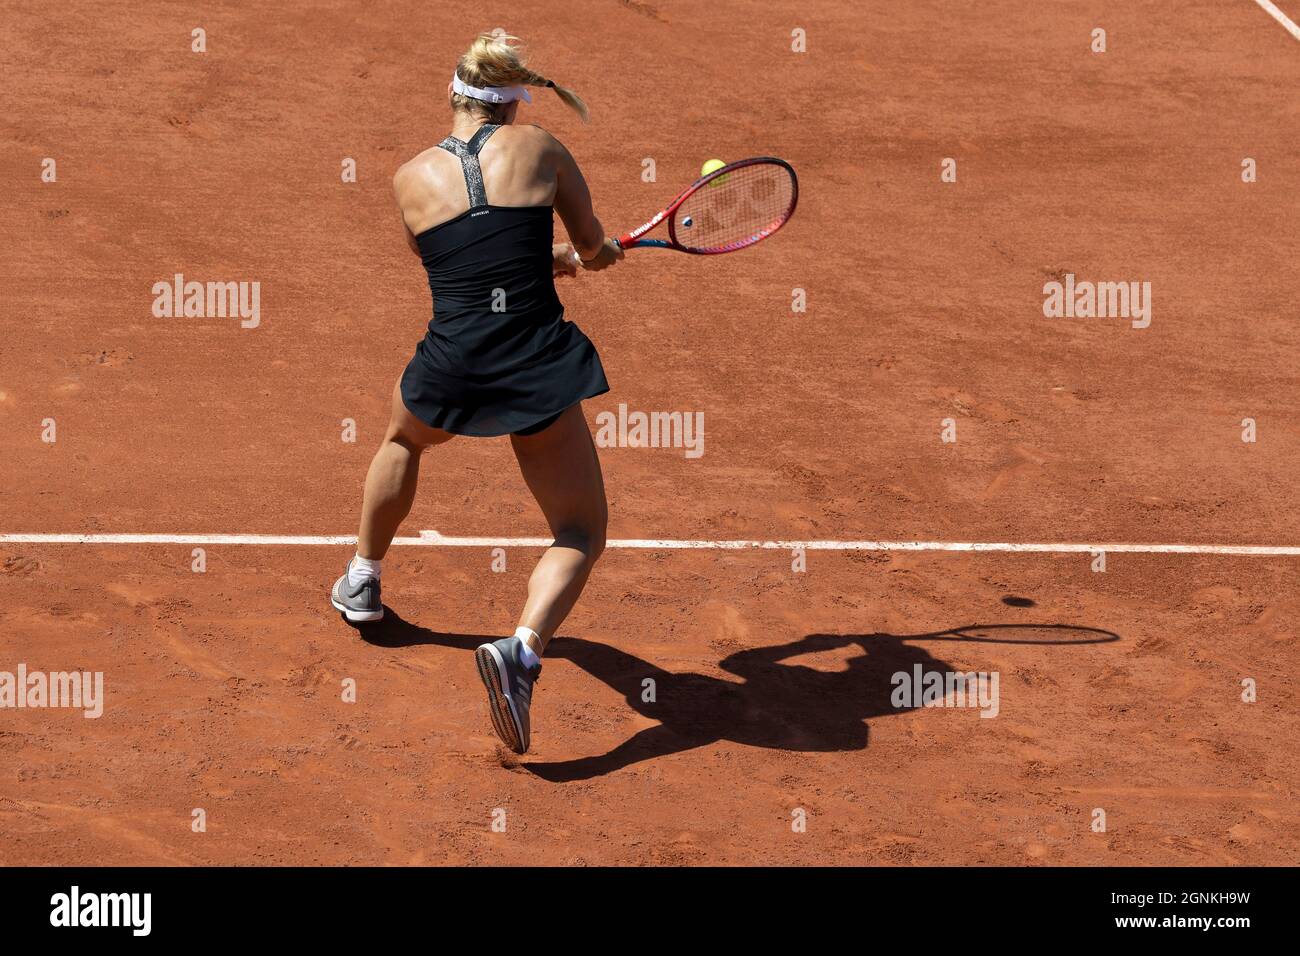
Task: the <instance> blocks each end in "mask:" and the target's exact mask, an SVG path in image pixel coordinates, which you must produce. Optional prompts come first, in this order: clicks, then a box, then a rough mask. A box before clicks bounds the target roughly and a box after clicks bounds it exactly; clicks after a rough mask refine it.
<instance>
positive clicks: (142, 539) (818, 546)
mask: <svg viewBox="0 0 1300 956" xmlns="http://www.w3.org/2000/svg"><path fill="white" fill-rule="evenodd" d="M551 540H552V539H550V538H467V537H454V536H447V535H441V534H439V533H438V532H437V531H421V532H420V536H419V537H418V538H409V537H407V538H394V539H393V545H394V546H395V547H417V548H418V547H423V548H545V547H546V546H548V545H549V544H550V543H551ZM356 543H357V539H356V538H355V537H353V536H352V535H341V534H339V535H310V534H300V535H292V534H0V544H202V545H221V544H234V545H299V546H310V547H326V546H335V545H352V544H356ZM605 546H606V547H607V548H633V549H638V550H644V551H680V550H696V551H751V550H761V551H790V550H793V549H794V548H803V549H805V550H807V551H1004V552H1030V553H1049V554H1090V553H1092V552H1094V551H1106V552H1113V553H1117V554H1119V553H1125V552H1128V553H1135V554H1227V555H1249V556H1254V557H1300V546H1296V545H1257V544H1124V543H1116V542H1109V543H1107V542H1101V541H1098V542H1092V543H1079V542H1054V543H1052V542H1043V543H1039V542H1019V541H795V540H790V541H759V540H728V539H723V540H684V539H680V538H615V539H613V540H610V541H608V542H606V544H605Z"/></svg>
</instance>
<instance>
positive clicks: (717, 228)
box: [616, 156, 799, 256]
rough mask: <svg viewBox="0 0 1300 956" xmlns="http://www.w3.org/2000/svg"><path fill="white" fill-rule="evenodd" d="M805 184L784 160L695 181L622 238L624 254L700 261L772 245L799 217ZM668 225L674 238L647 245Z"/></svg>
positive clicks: (764, 159)
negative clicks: (645, 250) (658, 252)
mask: <svg viewBox="0 0 1300 956" xmlns="http://www.w3.org/2000/svg"><path fill="white" fill-rule="evenodd" d="M798 201H799V180H798V179H797V178H796V177H795V174H794V169H792V168H791V166H790V164H789V163H787V162H786V161H785V160H783V159H774V158H772V157H770V156H760V157H758V158H756V159H742V160H740V161H739V162H735V163H728V164H727V165H726V166H723V167H722V168H721V169H717V170H714V171H713V172H711V173H709V174H708V175H707V176H704V177H702V178H700V179H698V180H696V181H695V183H694V184H692V185H691V186H690V188H688V189H687V190H686V191H685V192H683V193H682V194H681V195H679V196H678V197H677V198H676V199H674V200H673V201H672V202H671V203H670V204H669V205H668V208H667V209H665V210H664V211H663V212H661V213H659V215H657V216H655V217H654V218H653V219H650V220H649V221H647V222H646V223H645V224H644V225H642V226H638V227H637V228H636V229H633V230H632V231H631V232H629V233H626V234H625V235H622V236H620V237H619V238H618V239H617V240H616V241H617V242H618V244H619V245H620V246H622V247H623V248H624V249H636V248H638V247H645V246H652V247H655V248H659V249H676V250H678V251H679V252H689V253H692V254H694V255H699V256H710V255H717V254H718V253H722V252H735V251H736V250H738V249H744V248H745V247H746V246H752V245H753V244H754V243H756V242H759V241H760V240H763V239H766V238H767V237H768V236H770V235H771V234H772V233H774V232H776V231H777V230H778V229H780V228H781V227H782V226H784V225H785V224H786V222H787V220H789V218H790V217H791V216H792V215H794V207H795V204H796V203H797V202H798ZM665 219H666V220H668V238H667V239H666V240H665V239H642V238H641V237H642V236H644V235H645V234H646V233H647V232H649V231H650V230H651V229H653V228H655V227H656V226H658V225H659V224H660V223H661V222H663V221H664V220H665Z"/></svg>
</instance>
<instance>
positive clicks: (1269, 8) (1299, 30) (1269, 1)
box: [1255, 0, 1300, 40]
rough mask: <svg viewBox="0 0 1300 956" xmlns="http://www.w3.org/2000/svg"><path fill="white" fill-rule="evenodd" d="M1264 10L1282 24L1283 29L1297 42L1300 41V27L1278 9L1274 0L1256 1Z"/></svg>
mask: <svg viewBox="0 0 1300 956" xmlns="http://www.w3.org/2000/svg"><path fill="white" fill-rule="evenodd" d="M1255 2H1256V3H1258V4H1259V5H1260V7H1262V8H1263V10H1264V12H1265V13H1267V14H1268V15H1269V16H1270V17H1272V18H1273V19H1274V20H1276V21H1277V22H1278V23H1280V24H1282V28H1283V29H1284V30H1286V32H1287V33H1289V34H1291V35H1292V36H1293V37H1295V38H1296V39H1297V40H1300V27H1298V26H1296V25H1295V21H1294V20H1292V19H1291V18H1290V17H1288V16H1287V15H1286V14H1285V13H1283V12H1282V11H1281V10H1279V9H1278V8H1277V4H1276V3H1274V2H1273V0H1255Z"/></svg>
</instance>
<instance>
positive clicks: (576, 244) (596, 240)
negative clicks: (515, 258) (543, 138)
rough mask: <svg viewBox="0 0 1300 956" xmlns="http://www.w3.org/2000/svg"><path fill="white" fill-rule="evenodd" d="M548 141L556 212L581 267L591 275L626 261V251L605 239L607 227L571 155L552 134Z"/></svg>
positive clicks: (611, 240) (612, 241)
mask: <svg viewBox="0 0 1300 956" xmlns="http://www.w3.org/2000/svg"><path fill="white" fill-rule="evenodd" d="M547 139H549V140H550V144H549V145H550V149H549V152H550V153H551V156H552V159H553V161H554V163H555V211H556V212H557V213H559V216H560V221H561V222H563V223H564V228H565V229H566V230H568V233H569V240H570V241H571V242H572V243H573V248H574V249H576V250H577V252H578V255H579V256H580V257H581V258H582V267H583V268H584V269H587V270H590V271H599V270H601V269H605V268H608V267H609V266H611V265H613V264H614V263H615V262H617V261H618V260H619V259H622V258H623V250H622V249H621V248H619V245H618V243H616V242H615V241H614V240H613V239H610V238H608V237H607V236H606V235H605V227H604V226H602V225H601V224H600V220H599V219H597V218H596V212H595V210H594V209H593V208H592V205H591V190H589V189H588V188H587V180H586V179H584V178H583V175H582V170H580V169H579V168H578V164H577V162H576V161H575V160H574V158H573V156H572V154H570V152H569V151H568V150H567V149H565V148H564V144H563V143H561V142H560V141H559V140H558V139H556V138H555V137H554V136H551V135H550V134H549V133H548V134H547Z"/></svg>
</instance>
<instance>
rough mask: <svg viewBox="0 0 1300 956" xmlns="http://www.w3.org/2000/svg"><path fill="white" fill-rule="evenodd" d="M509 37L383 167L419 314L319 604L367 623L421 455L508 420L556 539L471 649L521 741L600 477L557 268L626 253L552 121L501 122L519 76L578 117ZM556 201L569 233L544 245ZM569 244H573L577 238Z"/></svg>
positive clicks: (522, 89)
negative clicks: (347, 551)
mask: <svg viewBox="0 0 1300 956" xmlns="http://www.w3.org/2000/svg"><path fill="white" fill-rule="evenodd" d="M516 43H517V41H516V38H514V37H511V36H505V35H494V34H483V35H481V36H479V37H478V39H476V40H475V41H474V42H473V44H472V45H471V46H470V48H469V50H468V51H467V52H466V53H465V55H464V56H462V57H461V59H460V63H459V64H458V65H457V67H456V71H455V74H454V75H453V77H452V80H451V83H450V84H448V86H447V94H448V96H449V97H450V99H451V110H452V122H451V135H450V136H448V137H447V138H446V139H444V140H443V141H442V142H441V143H439V144H438V145H437V146H434V147H432V148H430V149H427V150H425V151H424V152H422V153H420V154H419V155H418V156H416V157H415V158H414V159H412V160H411V161H410V162H408V163H406V164H405V165H404V166H402V167H401V168H400V169H399V170H398V171H397V174H396V175H395V176H394V177H393V190H394V193H395V195H396V198H397V205H398V207H399V208H400V209H401V213H402V220H403V225H404V229H405V232H406V241H407V243H408V244H409V245H410V247H411V251H412V252H414V253H415V254H416V255H418V256H419V257H420V259H421V261H422V262H423V263H424V268H425V271H426V272H427V273H428V275H429V288H430V289H431V290H432V292H433V308H434V318H433V320H432V321H431V322H430V323H429V330H428V333H427V334H426V335H425V337H424V339H423V340H422V341H421V342H420V344H419V346H418V347H417V348H416V350H415V357H414V358H412V359H411V362H410V364H409V365H407V366H406V370H405V371H404V372H403V373H402V376H401V378H400V379H399V380H398V382H397V384H396V385H395V386H394V388H393V409H392V418H391V420H390V422H389V425H388V431H387V433H386V434H385V436H384V441H383V444H382V445H380V447H379V451H378V452H377V453H376V454H375V457H374V460H373V461H372V462H371V464H370V471H369V473H368V474H367V475H366V486H365V497H364V500H363V502H362V506H361V529H360V532H359V533H358V535H357V553H356V556H355V557H353V558H352V559H351V561H349V562H348V567H347V571H346V573H345V574H344V575H343V576H342V577H341V578H339V579H338V581H337V582H336V583H335V585H334V589H333V592H332V595H331V603H332V604H333V605H334V607H335V608H337V609H338V610H340V611H342V612H343V614H344V615H346V617H347V619H348V620H350V621H378V620H379V619H380V618H382V617H383V614H384V608H383V604H382V603H381V602H380V596H379V595H380V591H379V576H380V562H381V561H382V560H383V557H384V555H385V554H386V553H387V552H388V547H389V545H390V544H391V543H392V540H393V535H394V534H396V533H397V527H398V525H399V524H401V522H402V521H403V520H404V519H405V518H406V516H407V514H408V513H409V512H410V510H411V504H412V502H413V500H414V498H415V486H416V482H417V480H418V476H419V468H420V455H421V454H422V453H423V452H424V450H425V449H426V448H431V447H433V446H434V445H441V444H442V443H444V442H447V441H450V440H451V439H452V438H453V437H454V436H456V435H468V436H473V437H492V436H497V435H509V436H510V443H511V445H512V446H513V447H514V451H515V457H516V458H517V459H518V461H519V468H520V470H521V471H522V472H523V476H524V481H525V482H526V483H527V484H528V488H529V490H530V491H531V492H532V494H533V497H535V498H536V499H537V503H538V505H539V506H540V507H541V509H542V513H543V514H544V515H545V517H546V521H547V523H548V524H549V525H550V528H551V533H552V534H553V535H554V536H555V541H554V543H553V544H552V545H551V546H550V547H549V548H547V550H546V552H545V553H544V554H543V555H542V558H541V560H540V561H539V562H538V564H537V567H536V569H535V570H534V571H533V574H532V577H530V578H529V581H528V600H527V601H526V603H525V604H524V608H523V611H522V612H521V614H520V615H519V626H518V628H517V629H516V630H515V634H514V636H513V637H508V638H503V639H502V640H498V641H493V642H492V643H490V644H484V645H482V646H481V647H479V648H478V650H477V651H476V652H475V658H476V661H477V665H478V670H479V675H480V676H481V677H482V679H483V683H484V684H485V685H486V686H487V691H488V700H489V704H490V710H491V713H492V723H493V726H494V727H495V728H496V732H497V734H498V735H499V736H500V738H501V739H502V741H504V742H505V744H506V745H507V746H508V747H510V748H511V749H512V750H514V751H515V752H517V753H524V752H525V751H527V750H528V742H529V735H530V724H529V705H530V702H531V698H532V689H533V683H534V682H535V681H536V680H537V676H538V674H539V673H540V672H541V660H540V659H541V656H542V653H543V652H544V651H545V649H546V645H547V642H548V641H550V639H551V637H552V635H554V633H555V631H556V629H557V628H558V627H559V626H560V623H561V622H562V621H563V620H564V618H565V617H566V616H567V615H568V613H569V611H570V609H572V607H573V605H574V603H575V602H576V601H577V600H578V595H579V594H580V593H581V592H582V588H583V586H584V585H585V584H586V582H587V576H588V575H589V574H590V573H591V568H592V565H594V564H595V562H596V559H597V558H598V557H600V553H601V551H602V550H603V549H604V547H605V523H606V516H607V513H606V504H605V487H604V483H603V481H602V479H601V474H600V463H599V461H598V460H597V458H596V447H595V444H594V442H593V441H592V439H591V432H590V431H589V430H588V428H587V419H586V416H585V415H584V414H583V410H582V401H583V399H586V398H591V397H592V396H594V395H600V394H602V393H604V392H606V391H608V390H609V385H608V384H607V383H606V381H605V372H604V369H603V368H602V367H601V364H600V357H599V356H598V355H597V354H596V349H595V347H594V346H592V344H591V342H590V341H589V340H588V338H587V337H586V336H585V335H583V333H582V331H581V330H580V329H579V328H578V327H577V326H576V325H574V324H573V323H572V322H568V321H566V320H565V318H564V307H563V306H562V305H561V304H560V300H559V298H558V297H557V296H556V294H555V282H554V277H555V275H557V274H570V275H573V274H576V271H577V267H578V265H579V264H580V265H581V266H582V268H583V269H586V270H588V271H593V272H594V271H599V270H601V269H606V268H608V267H609V266H611V265H613V264H614V263H615V262H616V261H618V260H619V259H622V258H623V252H622V250H621V249H620V247H619V246H618V244H617V243H616V242H615V241H614V240H613V239H610V238H607V237H606V236H605V230H604V229H603V228H602V227H601V224H600V220H599V219H597V218H596V215H595V213H594V212H593V211H592V207H591V194H590V193H589V192H588V191H587V184H586V182H585V181H584V180H583V177H582V172H581V171H580V170H579V169H578V165H577V163H575V162H574V160H573V157H572V156H570V155H569V151H568V150H566V149H565V148H564V146H563V144H561V143H560V142H559V140H557V139H556V138H555V137H554V136H552V135H551V134H550V133H548V132H546V131H545V130H544V129H541V128H540V127H538V126H529V125H518V124H516V123H515V119H516V115H517V113H518V111H519V101H520V100H524V101H525V102H528V103H531V102H532V97H531V96H530V95H529V93H528V87H543V88H547V89H551V90H554V91H555V93H556V94H557V95H558V96H559V97H560V99H561V100H563V101H564V103H565V104H566V105H567V106H569V107H570V108H571V109H573V110H574V111H575V112H577V113H578V114H579V115H580V116H582V118H583V120H584V121H585V120H586V119H587V108H586V106H585V105H584V104H583V102H582V100H581V99H579V98H578V96H577V94H575V93H573V92H572V91H571V90H567V89H565V88H564V87H562V86H558V85H556V84H555V83H553V82H552V81H551V80H548V79H546V78H545V77H544V76H541V75H540V74H538V73H535V72H533V71H532V70H531V69H529V68H528V67H527V66H526V65H525V64H524V62H523V61H522V59H521V57H520V54H519V50H518V48H517V46H516ZM552 211H554V212H556V213H559V216H560V219H561V220H563V222H564V226H565V228H566V229H567V230H568V233H569V238H570V240H571V241H572V245H569V244H567V243H566V244H562V245H553V244H552V240H553V234H554V220H553V218H552ZM575 250H576V252H575Z"/></svg>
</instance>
